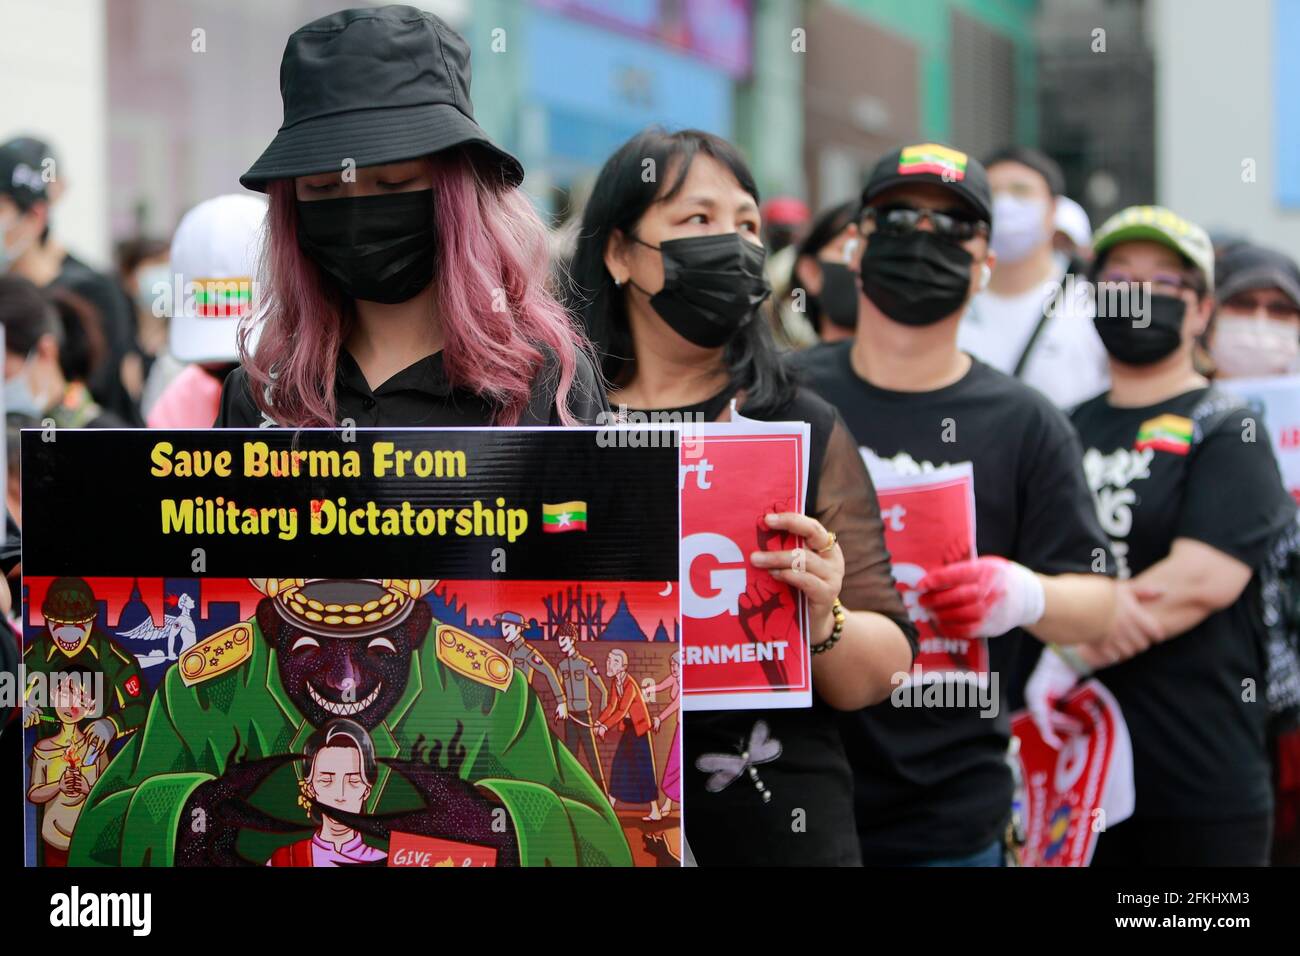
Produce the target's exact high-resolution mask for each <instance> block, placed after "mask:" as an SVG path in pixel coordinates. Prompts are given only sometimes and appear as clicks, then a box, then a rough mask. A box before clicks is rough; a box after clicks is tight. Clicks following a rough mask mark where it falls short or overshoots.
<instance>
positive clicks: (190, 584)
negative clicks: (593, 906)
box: [23, 576, 681, 867]
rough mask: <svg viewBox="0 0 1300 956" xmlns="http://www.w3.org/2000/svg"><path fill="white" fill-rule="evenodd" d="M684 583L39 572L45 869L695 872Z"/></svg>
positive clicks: (27, 715)
mask: <svg viewBox="0 0 1300 956" xmlns="http://www.w3.org/2000/svg"><path fill="white" fill-rule="evenodd" d="M677 602H678V595H677V593H676V587H675V582H646V581H627V582H611V581H599V582H591V581H582V582H562V581H561V582H557V581H438V580H432V579H423V580H420V579H415V580H395V579H380V578H374V579H360V578H348V579H340V578H207V577H204V578H170V577H169V578H160V577H153V578H148V577H138V578H128V577H87V578H80V577H69V576H65V577H57V578H55V577H29V578H26V579H25V580H24V609H23V612H24V617H23V625H24V664H25V667H26V671H25V673H26V680H27V699H26V702H25V705H24V709H23V724H24V727H25V736H26V751H25V753H26V767H25V776H26V780H25V786H26V793H27V798H28V803H27V817H26V821H25V825H26V832H27V835H28V840H27V854H28V862H29V864H34V865H43V866H60V865H71V866H96V865H99V866H105V865H106V866H167V865H197V866H239V865H256V866H261V865H266V866H273V867H276V866H509V865H525V866H543V865H551V866H578V865H581V866H601V865H633V864H635V865H646V866H677V865H679V863H680V859H681V850H680V814H681V805H680V802H679V801H680V790H679V788H678V767H679V757H678V751H679V748H680V736H681V733H680V724H679V722H680V717H681V715H680V694H681V683H680V660H681V659H680V655H679V654H678V647H679V644H678V638H679V634H680V622H679V619H678V604H677Z"/></svg>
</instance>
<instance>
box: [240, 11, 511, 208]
mask: <svg viewBox="0 0 1300 956" xmlns="http://www.w3.org/2000/svg"><path fill="white" fill-rule="evenodd" d="M469 79H470V73H469V45H468V44H466V42H465V40H464V39H463V38H462V37H461V36H460V34H458V33H456V31H455V30H453V29H451V27H449V26H447V24H445V23H443V21H442V20H440V19H438V18H437V17H435V16H434V15H433V14H431V13H426V12H424V11H422V10H417V9H415V8H414V7H408V6H388V7H370V8H365V9H359V10H341V11H339V12H338V13H332V14H330V15H329V16H327V17H322V18H321V19H319V20H313V21H312V22H311V23H309V24H307V25H306V26H304V27H301V28H299V29H298V30H295V31H294V33H293V35H292V36H290V37H289V42H288V44H286V45H285V48H284V57H283V58H282V59H281V61H280V97H281V99H282V100H283V101H284V122H283V123H282V124H281V126H280V130H279V132H277V133H276V134H275V139H273V140H272V141H271V145H270V146H268V147H267V148H266V151H265V152H264V153H262V155H261V156H260V157H259V158H258V160H257V162H255V163H254V164H253V166H252V168H251V169H249V170H248V172H246V173H244V175H242V176H240V177H239V182H240V183H241V184H242V185H243V186H245V187H247V188H248V189H255V190H257V191H258V192H265V191H266V184H267V182H268V181H269V180H272V179H286V178H290V177H294V176H307V175H310V174H313V173H324V172H331V171H339V170H342V169H343V168H344V165H343V164H344V161H345V160H351V161H352V162H353V163H355V164H356V166H358V167H362V166H378V165H380V164H382V163H395V162H400V161H402V160H407V159H415V158H417V157H420V156H427V155H429V154H430V153H436V152H439V151H441V150H444V149H450V148H452V147H454V146H468V147H471V148H472V149H473V150H474V151H475V154H476V156H475V158H476V161H477V162H479V163H481V164H482V165H483V166H484V167H490V168H495V169H496V170H497V171H498V172H499V173H500V176H501V178H502V180H503V181H505V182H506V183H507V184H508V185H510V186H518V185H519V183H520V182H522V181H523V178H524V169H523V167H522V166H521V165H520V164H519V161H518V160H517V159H515V158H514V157H513V156H511V155H510V154H509V153H507V152H506V151H505V150H503V149H501V148H500V147H498V146H496V145H495V144H494V143H493V142H492V141H491V140H490V139H489V138H488V135H487V133H485V132H483V130H482V129H481V128H480V127H479V125H478V124H477V123H475V122H474V113H473V106H472V105H471V104H470V99H469Z"/></svg>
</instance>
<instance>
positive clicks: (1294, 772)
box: [1202, 239, 1300, 866]
mask: <svg viewBox="0 0 1300 956" xmlns="http://www.w3.org/2000/svg"><path fill="white" fill-rule="evenodd" d="M1214 286H1215V310H1214V314H1213V315H1212V316H1211V317H1210V323H1209V326H1208V327H1207V328H1206V331H1205V335H1204V336H1203V337H1202V346H1203V348H1204V351H1205V355H1206V356H1208V362H1207V363H1206V364H1207V366H1208V368H1209V370H1210V372H1211V375H1212V377H1213V380H1214V382H1215V384H1216V385H1220V386H1221V387H1222V388H1223V389H1224V390H1225V391H1227V392H1230V393H1232V394H1234V395H1237V396H1239V397H1241V398H1243V399H1245V400H1246V401H1248V402H1251V403H1252V404H1255V403H1261V404H1262V408H1260V409H1258V410H1260V411H1262V412H1263V413H1264V414H1265V416H1266V418H1265V423H1266V424H1267V425H1268V427H1269V435H1270V437H1271V438H1272V439H1273V454H1274V456H1275V457H1276V459H1277V462H1278V467H1279V468H1280V469H1281V472H1282V481H1283V482H1284V483H1285V485H1286V487H1287V490H1288V491H1289V492H1290V493H1291V497H1292V498H1294V499H1295V500H1296V501H1297V502H1300V447H1297V442H1296V440H1295V429H1296V428H1297V426H1300V419H1298V418H1297V414H1296V412H1297V404H1296V402H1295V399H1294V396H1297V395H1300V268H1297V266H1296V262H1295V260H1294V259H1292V258H1291V257H1290V256H1288V255H1287V254H1286V253H1284V252H1281V251H1279V250H1276V249H1270V248H1267V247H1265V246H1259V245H1255V244H1254V243H1251V242H1247V241H1246V240H1244V239H1237V240H1235V241H1230V242H1227V243H1224V244H1223V248H1222V251H1221V252H1218V254H1217V255H1216V258H1215V265H1214ZM1261 581H1262V587H1261V594H1262V597H1263V600H1264V608H1265V614H1264V619H1265V623H1266V624H1267V627H1268V645H1267V648H1268V678H1269V679H1268V693H1267V702H1268V705H1269V710H1270V711H1271V712H1272V720H1271V721H1270V726H1269V731H1270V738H1271V739H1270V752H1271V753H1272V754H1273V799H1274V803H1275V810H1274V816H1273V849H1272V862H1273V865H1275V866H1277V865H1281V864H1286V865H1290V866H1297V865H1300V633H1298V631H1300V530H1293V535H1292V540H1291V541H1290V542H1284V546H1283V547H1281V548H1279V549H1275V551H1274V554H1273V560H1272V561H1271V562H1270V564H1269V566H1268V567H1266V568H1264V569H1263V570H1262V572H1261Z"/></svg>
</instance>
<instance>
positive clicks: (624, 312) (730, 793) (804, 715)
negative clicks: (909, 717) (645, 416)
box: [571, 129, 915, 865]
mask: <svg viewBox="0 0 1300 956" xmlns="http://www.w3.org/2000/svg"><path fill="white" fill-rule="evenodd" d="M758 202H759V200H758V189H757V187H756V186H755V184H754V179H753V176H752V175H751V174H750V172H749V169H748V168H747V167H746V165H745V163H744V160H742V159H741V157H740V155H739V154H738V153H737V151H736V150H735V148H734V147H733V146H731V144H729V143H727V142H726V141H724V140H722V139H719V138H718V137H716V136H713V135H711V134H709V133H703V132H700V131H698V130H683V131H681V132H676V133H667V132H664V131H662V130H658V129H651V130H647V131H645V132H642V133H640V134H638V135H637V136H635V137H633V138H632V139H631V140H629V141H628V142H627V143H625V144H624V145H623V146H622V147H621V148H620V149H619V150H618V151H617V152H616V153H615V154H614V155H613V156H612V157H610V159H609V160H608V161H607V162H606V163H605V166H604V168H603V169H602V170H601V173H600V176H599V177H598V179H597V181H596V184H595V187H594V189H593V191H592V195H591V199H590V201H589V202H588V204H587V208H586V212H585V215H584V217H583V228H582V234H581V238H580V239H579V242H578V247H577V251H576V253H575V255H574V259H573V266H572V270H571V273H572V279H573V291H574V293H575V296H577V299H576V303H575V307H576V310H577V311H578V312H579V313H580V314H581V316H582V318H583V320H584V322H585V324H586V327H587V331H588V334H589V335H590V337H591V339H592V341H593V342H594V343H595V345H596V346H597V349H598V351H599V352H600V353H601V356H602V364H603V371H604V373H605V376H606V378H607V379H608V381H609V382H610V383H611V391H610V400H611V403H612V404H616V405H618V406H620V407H622V408H632V409H636V410H638V411H643V412H660V413H663V412H671V413H676V414H677V415H679V416H681V417H680V418H679V419H669V420H681V421H695V420H706V421H713V420H726V419H728V418H729V414H730V413H729V409H730V405H731V402H732V401H733V400H734V401H735V404H736V407H737V408H738V410H740V411H741V412H743V414H745V415H746V416H748V417H751V418H757V419H762V420H767V421H806V422H808V423H809V424H810V425H811V433H812V438H811V448H810V458H809V461H810V473H809V480H808V501H809V508H808V512H809V513H808V514H807V515H802V514H772V515H768V516H767V517H766V519H765V520H766V522H767V526H768V527H769V528H772V529H774V530H783V531H785V532H787V533H789V534H792V535H795V536H797V537H800V538H802V539H803V541H804V543H805V545H806V548H805V549H804V551H805V552H806V553H804V554H803V555H802V557H799V556H796V552H792V551H764V552H755V553H754V554H751V555H750V563H751V564H752V565H753V567H754V568H756V569H759V573H761V571H764V570H766V571H770V572H771V574H772V575H773V577H775V578H776V579H777V580H780V581H783V582H785V583H787V584H789V585H790V586H791V587H794V588H797V589H799V590H800V591H802V592H803V593H804V595H805V596H806V597H807V600H808V609H809V626H810V628H811V639H812V643H813V655H814V656H813V684H814V689H815V690H816V691H817V694H816V699H815V703H814V706H813V707H812V708H810V709H807V710H773V711H740V712H708V711H703V712H692V713H691V715H690V718H689V719H688V720H687V722H686V726H685V729H684V732H683V749H684V753H683V758H684V766H685V767H686V780H685V790H686V793H687V795H686V796H684V797H683V800H684V801H685V803H684V805H685V806H686V807H688V808H689V810H687V812H686V815H685V818H684V819H685V822H686V824H687V829H686V839H687V841H688V843H689V845H690V849H691V851H692V853H693V854H694V856H695V858H696V860H697V862H699V863H702V864H705V865H716V864H733V865H745V864H751V865H752V864H782V865H793V864H809V865H830V864H856V863H858V862H859V861H860V857H859V854H858V847H857V840H856V838H855V836H854V832H855V831H854V823H853V799H852V797H853V794H852V787H853V784H852V774H851V773H850V770H849V766H848V762H847V760H846V759H845V756H844V750H843V747H842V745H841V743H840V739H839V734H838V731H837V730H836V727H835V723H834V720H833V719H832V713H831V710H830V708H836V709H840V710H856V709H857V708H860V707H863V706H865V705H867V704H870V703H875V702H877V701H879V700H882V699H883V698H884V697H886V696H887V695H888V693H889V691H890V688H891V677H892V675H894V674H896V673H898V672H905V671H906V670H907V669H908V668H909V667H910V666H911V662H912V657H913V655H914V653H915V631H914V630H913V628H912V626H911V624H910V623H909V621H908V618H907V614H906V613H905V611H904V609H903V605H902V602H901V600H900V599H899V596H898V593H897V591H895V589H894V583H893V579H892V577H891V575H890V568H889V556H888V554H887V553H886V551H885V546H884V537H883V534H882V527H881V521H880V514H879V509H878V507H877V505H876V496H875V492H874V490H873V489H872V486H871V481H870V478H869V477H868V475H867V472H866V469H865V467H864V466H863V464H862V459H861V458H860V457H859V455H858V450H857V446H856V444H855V443H854V441H853V439H852V437H851V436H850V435H849V433H848V430H847V429H846V428H845V427H844V424H843V423H842V422H841V421H840V419H839V416H838V415H837V413H836V412H835V411H834V409H832V408H831V407H830V406H829V405H827V404H826V403H825V402H823V401H821V400H820V399H818V398H816V397H815V396H813V395H811V394H809V393H807V392H805V391H803V390H802V389H800V388H798V387H797V386H796V384H795V383H794V381H793V380H792V379H791V378H790V376H789V374H788V373H787V372H786V371H785V370H784V369H783V368H782V365H781V363H780V361H779V359H778V357H777V355H776V352H775V349H774V346H773V343H772V339H771V331H770V330H769V328H768V325H767V323H765V322H763V321H761V320H760V319H757V318H756V314H757V311H758V308H759V306H760V305H761V304H762V303H763V302H764V300H765V299H766V298H767V296H768V294H769V291H770V290H769V289H768V286H767V282H766V280H765V279H764V278H763V260H764V253H763V246H762V244H761V241H760V239H759V229H760V220H759V210H758ZM795 564H802V569H800V570H796V569H795V568H794V566H793V565H795ZM757 738H764V739H765V740H766V743H767V749H768V750H769V751H770V750H771V749H773V744H774V743H775V744H776V745H779V751H780V753H779V756H777V758H776V759H775V760H773V761H771V762H765V763H764V764H763V767H762V781H763V783H764V787H763V788H762V789H759V788H758V787H757V786H751V785H750V784H751V779H752V778H750V777H742V779H741V780H738V781H737V782H734V783H732V784H729V785H727V786H725V787H723V788H722V789H721V790H719V791H718V792H710V791H709V790H708V788H706V786H705V783H706V780H707V779H708V774H706V773H705V772H703V771H701V770H700V769H698V767H697V761H698V760H699V758H700V757H701V756H703V755H705V754H711V753H719V752H721V753H735V754H739V753H741V751H742V750H743V749H744V748H745V745H746V742H747V741H750V740H753V739H757Z"/></svg>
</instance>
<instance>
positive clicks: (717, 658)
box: [681, 416, 812, 710]
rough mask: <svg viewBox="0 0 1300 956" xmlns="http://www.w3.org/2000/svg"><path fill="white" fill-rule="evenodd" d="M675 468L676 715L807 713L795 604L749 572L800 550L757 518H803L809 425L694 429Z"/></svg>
mask: <svg viewBox="0 0 1300 956" xmlns="http://www.w3.org/2000/svg"><path fill="white" fill-rule="evenodd" d="M681 465H682V473H681V496H682V499H681V500H682V504H681V507H682V557H681V562H682V563H681V581H682V624H683V626H682V649H683V657H684V660H683V668H682V673H683V684H684V687H685V691H686V696H685V703H684V705H683V706H684V707H685V708H686V709H687V710H749V709H763V708H778V707H809V706H811V705H812V664H811V660H810V656H809V651H808V624H807V607H806V603H805V601H804V599H803V595H802V594H801V593H800V592H799V591H797V590H796V589H794V588H792V587H790V586H789V585H788V584H785V583H784V582H782V581H778V580H776V579H775V578H773V577H772V576H771V575H770V574H769V573H768V572H767V571H765V570H760V569H758V568H755V567H753V566H752V565H751V564H750V563H749V554H750V553H751V552H753V551H762V550H781V549H790V548H794V547H796V546H797V545H798V543H799V542H798V540H797V539H795V538H794V537H793V536H791V535H787V534H784V533H783V532H776V531H773V530H771V529H770V528H768V527H767V526H766V525H765V524H763V517H764V516H765V515H767V514H770V513H772V512H783V511H793V512H800V513H802V512H803V510H804V504H805V502H804V499H805V496H806V494H807V480H808V426H807V425H806V424H803V423H765V422H756V421H753V420H750V419H740V418H739V416H736V418H735V419H733V421H732V422H731V423H709V424H702V425H696V426H693V427H692V428H690V429H689V430H685V431H683V432H682V435H681Z"/></svg>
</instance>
